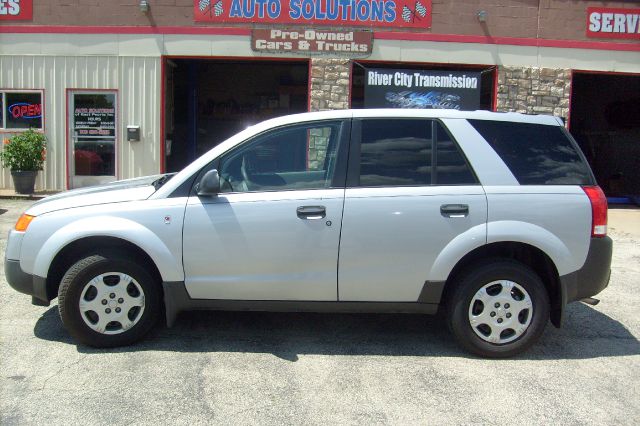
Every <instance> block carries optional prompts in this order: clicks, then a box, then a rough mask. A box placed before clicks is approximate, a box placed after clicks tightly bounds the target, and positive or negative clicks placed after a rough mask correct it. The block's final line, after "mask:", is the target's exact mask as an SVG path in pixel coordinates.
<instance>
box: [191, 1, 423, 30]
mask: <svg viewBox="0 0 640 426" xmlns="http://www.w3.org/2000/svg"><path fill="white" fill-rule="evenodd" d="M193 16H194V20H195V21H196V22H214V23H244V24H263V25H264V24H286V25H289V24H298V25H306V26H310V25H313V26H318V25H326V26H331V27H353V26H367V27H395V28H422V29H424V28H430V27H431V0H194V5H193Z"/></svg>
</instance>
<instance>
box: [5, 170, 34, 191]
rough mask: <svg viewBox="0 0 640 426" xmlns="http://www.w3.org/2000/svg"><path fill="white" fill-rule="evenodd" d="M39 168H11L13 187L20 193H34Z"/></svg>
mask: <svg viewBox="0 0 640 426" xmlns="http://www.w3.org/2000/svg"><path fill="white" fill-rule="evenodd" d="M37 175H38V171H37V170H25V171H22V170H11V177H12V178H13V187H14V188H15V190H16V193H18V194H33V188H34V187H35V186H36V176H37Z"/></svg>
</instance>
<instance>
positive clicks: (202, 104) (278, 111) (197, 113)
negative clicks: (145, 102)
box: [164, 58, 309, 172]
mask: <svg viewBox="0 0 640 426" xmlns="http://www.w3.org/2000/svg"><path fill="white" fill-rule="evenodd" d="M164 67H165V69H164V70H165V125H164V128H165V130H164V134H165V159H164V160H165V169H166V171H167V172H175V171H179V170H181V169H183V168H184V167H185V166H186V165H188V164H189V163H191V162H192V161H193V160H195V159H196V158H197V157H199V156H200V155H202V154H204V153H205V152H207V151H208V150H210V149H211V148H213V147H214V146H216V145H217V144H219V143H220V142H222V141H224V140H225V139H227V138H228V137H230V136H232V135H234V134H235V133H237V132H239V131H241V130H243V129H245V128H247V127H248V126H250V125H253V124H256V123H258V122H260V121H263V120H266V119H269V118H274V117H278V116H282V115H286V114H294V113H298V112H305V111H307V108H308V79H309V64H308V61H306V60H303V61H278V60H270V61H254V60H249V61H248V60H237V61H234V60H219V59H218V60H216V59H181V58H171V59H167V60H165V64H164Z"/></svg>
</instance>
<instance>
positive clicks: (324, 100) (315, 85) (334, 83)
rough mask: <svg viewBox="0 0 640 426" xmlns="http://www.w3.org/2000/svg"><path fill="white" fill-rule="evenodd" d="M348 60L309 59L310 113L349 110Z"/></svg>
mask: <svg viewBox="0 0 640 426" xmlns="http://www.w3.org/2000/svg"><path fill="white" fill-rule="evenodd" d="M349 68H350V66H349V59H340V58H338V59H329V58H312V59H311V109H310V110H311V111H325V110H330V109H345V108H349Z"/></svg>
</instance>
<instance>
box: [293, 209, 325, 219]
mask: <svg viewBox="0 0 640 426" xmlns="http://www.w3.org/2000/svg"><path fill="white" fill-rule="evenodd" d="M296 213H297V214H298V217H299V218H300V219H306V220H314V219H322V218H324V217H325V216H326V215H327V209H326V208H325V207H324V206H300V207H298V208H297V209H296Z"/></svg>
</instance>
